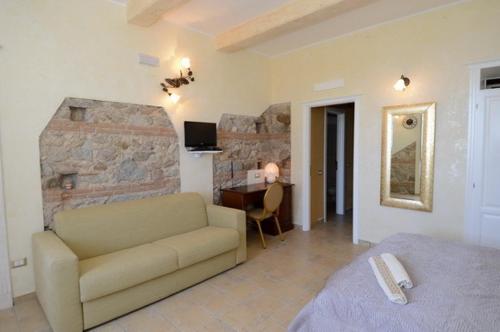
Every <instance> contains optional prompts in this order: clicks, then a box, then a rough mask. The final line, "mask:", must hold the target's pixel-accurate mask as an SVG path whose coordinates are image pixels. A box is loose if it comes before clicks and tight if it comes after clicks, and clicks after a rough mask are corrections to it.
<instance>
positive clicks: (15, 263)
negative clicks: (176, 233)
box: [10, 257, 28, 269]
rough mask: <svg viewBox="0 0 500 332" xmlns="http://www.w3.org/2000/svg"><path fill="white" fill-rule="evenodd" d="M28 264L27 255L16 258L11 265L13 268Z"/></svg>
mask: <svg viewBox="0 0 500 332" xmlns="http://www.w3.org/2000/svg"><path fill="white" fill-rule="evenodd" d="M26 265H28V259H27V258H26V257H24V258H20V259H16V260H13V261H11V262H10V267H11V268H13V269H16V268H18V267H22V266H26Z"/></svg>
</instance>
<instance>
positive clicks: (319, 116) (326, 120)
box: [308, 102, 355, 239]
mask: <svg viewBox="0 0 500 332" xmlns="http://www.w3.org/2000/svg"><path fill="white" fill-rule="evenodd" d="M354 128H355V103H354V102H345V103H332V104H327V105H324V106H315V107H311V108H310V126H309V129H310V130H309V132H310V140H309V146H308V148H309V152H310V165H309V175H310V181H309V192H310V198H309V206H310V215H309V223H310V225H311V227H314V226H315V225H316V224H317V223H320V222H326V223H337V224H338V225H337V226H340V229H339V231H340V232H344V233H345V234H346V235H348V236H352V237H353V239H354V237H355V235H354V233H353V202H354V197H353V195H354V167H353V166H354V134H355V130H354Z"/></svg>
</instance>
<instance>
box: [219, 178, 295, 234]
mask: <svg viewBox="0 0 500 332" xmlns="http://www.w3.org/2000/svg"><path fill="white" fill-rule="evenodd" d="M282 185H283V201H282V202H281V205H280V208H279V214H278V219H279V221H280V227H281V230H282V231H283V232H286V231H289V230H291V229H293V212H292V189H293V184H291V183H282ZM268 187H269V184H265V183H259V184H252V185H248V186H240V187H232V188H226V189H221V194H222V206H227V207H231V208H235V209H239V210H245V211H247V210H248V209H250V208H252V207H262V204H263V199H264V194H265V193H266V190H267V188H268ZM262 230H263V231H264V233H266V234H271V235H278V229H277V227H276V224H275V223H274V221H273V220H271V219H267V220H265V221H264V222H263V223H262Z"/></svg>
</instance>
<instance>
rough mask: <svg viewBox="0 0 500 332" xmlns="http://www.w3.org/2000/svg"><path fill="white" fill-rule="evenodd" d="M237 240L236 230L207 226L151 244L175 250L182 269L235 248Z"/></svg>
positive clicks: (238, 236) (238, 240) (238, 238)
mask: <svg viewBox="0 0 500 332" xmlns="http://www.w3.org/2000/svg"><path fill="white" fill-rule="evenodd" d="M239 242H240V235H239V233H238V231H237V230H235V229H232V228H224V227H214V226H207V227H203V228H200V229H197V230H195V231H191V232H188V233H184V234H179V235H175V236H172V237H169V238H166V239H163V240H159V241H156V242H153V245H157V246H158V247H160V248H171V249H173V250H175V251H176V252H177V257H178V259H179V263H178V264H179V268H181V269H182V268H185V267H187V266H190V265H193V264H196V263H199V262H202V261H204V260H207V259H209V258H212V257H215V256H217V255H220V254H223V253H225V252H228V251H231V250H233V249H236V248H237V247H238V245H239Z"/></svg>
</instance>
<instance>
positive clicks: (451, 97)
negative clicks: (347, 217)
mask: <svg viewBox="0 0 500 332" xmlns="http://www.w3.org/2000/svg"><path fill="white" fill-rule="evenodd" d="M499 17H500V1H497V0H473V1H465V2H461V3H459V4H456V5H453V6H448V7H444V8H441V9H439V10H435V11H432V12H428V13H425V14H421V15H417V16H413V17H409V18H406V19H404V20H399V21H394V22H390V23H388V24H384V25H380V26H378V27H375V28H372V29H367V30H364V31H360V32H357V33H353V34H351V35H348V36H344V37H340V38H337V39H334V40H332V41H328V42H324V43H321V44H318V45H314V46H312V47H309V48H304V49H302V50H298V51H296V52H292V53H289V54H287V55H284V56H279V57H276V58H274V59H273V60H272V66H271V68H272V69H271V70H272V76H273V83H272V86H273V87H272V91H273V97H272V98H273V103H278V102H282V101H291V110H292V113H291V114H292V182H294V183H296V190H295V192H296V193H300V192H302V189H303V187H302V185H303V184H302V178H303V174H304V172H307V171H308V170H307V169H303V168H302V158H301V156H302V155H303V153H304V146H303V144H302V142H303V132H304V128H303V126H304V124H303V122H302V121H301V120H302V118H303V112H304V111H303V105H304V103H306V102H311V101H316V100H321V99H330V98H336V97H344V96H354V95H357V96H359V104H358V105H357V106H358V108H357V109H356V113H357V114H358V115H359V123H358V126H359V128H360V130H359V131H358V132H357V133H356V137H357V138H356V139H357V142H358V146H359V151H358V152H359V164H358V167H359V169H358V174H357V175H358V180H359V183H358V188H357V190H358V195H359V197H358V204H359V205H358V206H359V236H360V238H361V239H364V240H368V241H374V242H378V241H380V240H382V239H383V238H385V237H387V236H389V235H391V234H394V233H397V232H413V233H421V234H428V235H434V236H438V237H443V238H452V239H462V238H463V236H464V210H463V206H464V196H465V190H466V188H465V174H466V156H467V126H468V120H467V118H468V107H469V106H468V93H469V90H468V89H469V86H468V83H469V74H468V72H469V70H468V65H469V64H471V63H475V62H480V61H487V60H492V59H500V43H498V42H496V41H497V40H498V35H499V34H500V24H499V20H498V18H499ZM402 73H404V74H405V75H406V76H408V77H410V78H411V81H412V83H411V85H410V86H409V88H408V90H407V91H405V92H404V93H398V92H396V91H394V90H393V88H392V86H393V84H394V82H395V81H396V80H397V79H398V77H399V76H400V75H401V74H402ZM340 78H343V79H344V80H345V87H342V88H339V89H334V90H328V91H320V92H315V91H313V85H314V84H316V83H320V82H325V81H329V80H333V79H340ZM431 101H435V102H437V111H436V154H435V179H434V211H433V212H431V213H428V212H418V211H411V210H405V209H397V208H391V207H383V206H380V204H379V202H380V155H381V152H380V149H381V130H382V129H381V122H382V114H381V109H382V107H383V106H386V105H402V104H412V103H421V102H431ZM294 212H295V217H296V218H295V219H294V220H295V221H296V222H297V223H300V222H302V221H303V220H301V216H302V214H301V213H302V197H301V196H300V194H298V195H295V199H294Z"/></svg>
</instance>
